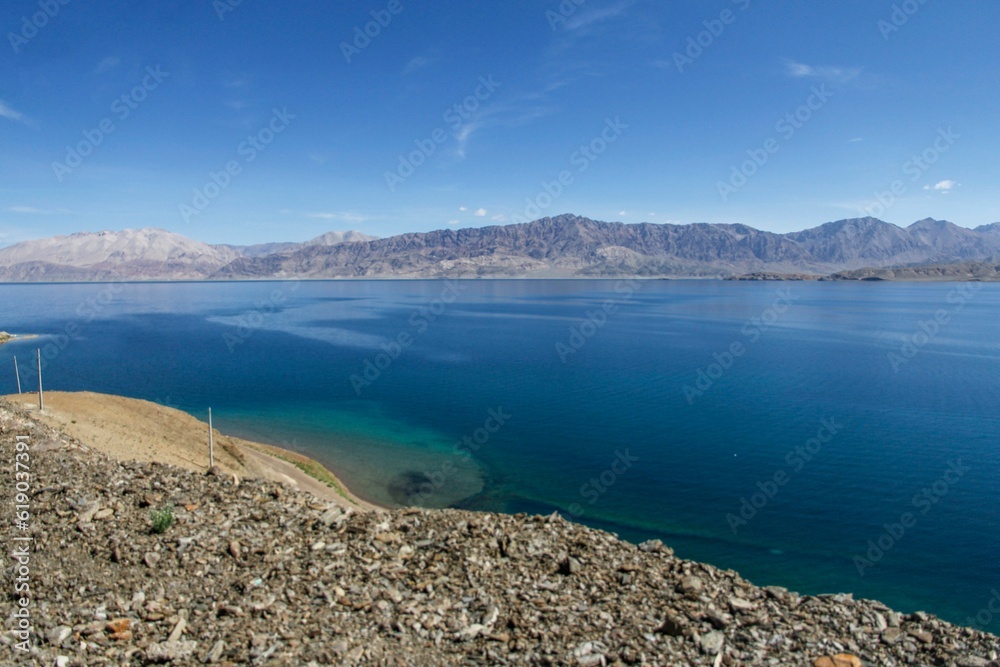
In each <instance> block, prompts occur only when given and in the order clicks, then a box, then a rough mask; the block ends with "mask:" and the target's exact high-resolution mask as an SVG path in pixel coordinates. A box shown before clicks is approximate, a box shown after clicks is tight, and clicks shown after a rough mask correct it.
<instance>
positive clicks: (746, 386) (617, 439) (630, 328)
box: [0, 281, 1000, 632]
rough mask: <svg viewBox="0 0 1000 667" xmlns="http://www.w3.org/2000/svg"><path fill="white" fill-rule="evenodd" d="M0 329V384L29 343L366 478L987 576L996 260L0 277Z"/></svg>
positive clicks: (993, 527)
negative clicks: (411, 276) (835, 269)
mask: <svg viewBox="0 0 1000 667" xmlns="http://www.w3.org/2000/svg"><path fill="white" fill-rule="evenodd" d="M0 329H6V330H8V331H14V332H34V333H40V334H44V335H45V337H44V338H42V339H41V340H36V341H25V342H18V343H13V344H8V345H5V346H3V347H2V348H0V392H3V393H10V392H13V391H14V390H15V386H14V378H13V373H12V363H11V357H12V356H13V355H15V354H16V355H18V356H19V357H21V358H23V359H24V360H25V361H27V360H28V359H29V357H30V355H32V354H33V352H34V349H35V348H36V347H39V346H41V347H42V348H43V350H44V352H45V354H46V356H47V357H48V359H47V361H46V371H45V374H46V377H45V380H46V388H48V389H60V390H71V391H72V390H84V389H86V390H92V391H100V392H108V393H116V394H123V395H126V396H133V397H137V398H144V399H149V400H154V401H158V402H161V403H165V404H169V405H173V406H176V407H179V408H181V409H183V410H186V411H189V412H191V413H192V414H194V415H196V416H198V417H200V418H204V417H205V411H206V408H207V407H209V406H211V407H212V408H213V413H214V415H215V423H216V425H217V426H218V427H220V428H221V429H222V430H223V431H226V432H228V433H232V434H236V435H242V436H245V437H251V438H255V439H258V440H262V441H267V442H273V443H276V444H280V445H284V446H286V447H290V448H294V449H297V450H300V451H303V452H305V453H308V454H310V455H312V456H314V457H316V458H318V459H320V460H322V461H323V462H325V463H327V464H329V465H330V466H331V467H332V468H333V469H335V470H336V471H337V472H338V473H339V474H340V475H341V476H342V477H343V479H344V480H345V482H346V483H347V484H348V485H349V486H350V487H351V488H352V489H353V490H355V491H357V492H358V493H359V494H360V495H363V496H365V497H368V498H370V499H372V500H375V501H378V502H382V503H386V504H410V503H420V504H423V505H426V506H446V505H450V506H458V507H466V508H473V509H483V510H495V511H503V512H531V513H550V512H552V511H560V512H562V513H564V514H565V515H567V516H571V517H575V518H576V519H577V520H579V521H583V522H586V523H589V524H591V525H594V526H598V527H600V528H604V529H607V530H610V531H613V532H617V533H618V534H620V535H621V536H622V537H624V538H627V539H631V540H641V539H648V538H651V537H658V538H661V539H663V540H664V541H666V542H667V543H669V544H670V545H672V546H673V547H674V548H675V549H676V550H677V552H678V554H679V555H681V556H683V557H686V558H693V559H698V560H704V561H707V562H710V563H713V564H716V565H719V566H722V567H726V568H733V569H736V570H738V571H739V572H740V573H741V574H743V575H744V576H746V577H747V578H749V579H751V580H752V581H754V582H755V583H758V584H762V585H764V584H778V585H783V586H787V587H789V588H792V589H795V590H799V591H801V592H804V593H821V592H839V591H853V592H854V593H855V594H856V595H857V596H859V597H860V596H864V597H875V598H879V599H882V600H884V601H886V602H887V603H889V604H891V605H893V606H895V607H898V608H901V609H904V610H915V609H925V610H928V611H930V612H933V613H936V614H938V615H940V616H942V617H944V618H947V619H949V620H952V621H955V622H959V623H966V624H975V623H977V620H976V619H975V617H976V615H977V613H979V612H980V610H984V609H985V608H986V607H987V605H988V603H989V602H990V599H991V597H992V596H993V594H994V589H998V590H1000V559H998V558H997V554H998V553H1000V445H998V434H1000V391H998V379H1000V338H998V334H1000V285H964V284H962V285H960V284H839V283H778V284H774V283H723V282H701V281H695V282H668V281H650V282H639V283H635V284H628V283H620V282H615V281H611V282H607V281H592V282H591V281H483V282H461V283H445V282H438V281H427V282H318V283H301V284H298V283H221V284H207V283H183V284H122V285H110V286H109V285H38V286H35V285H2V286H0ZM21 368H22V381H23V383H24V385H25V388H26V389H27V388H31V387H34V386H35V383H36V378H35V375H34V372H33V370H31V367H30V365H29V364H28V363H23V364H22V367H21ZM904 523H905V524H906V525H905V526H904V525H903V524H904ZM887 524H888V528H887V527H886V525H887ZM895 524H899V526H896V525H895ZM901 528H902V530H900V529H901ZM994 606H995V605H994ZM978 622H979V623H984V622H985V623H986V624H987V627H988V629H990V630H992V631H993V632H1000V618H992V617H991V616H990V615H989V614H988V612H986V613H984V614H982V615H981V616H980V619H979V621H978Z"/></svg>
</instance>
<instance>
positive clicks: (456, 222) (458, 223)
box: [448, 220, 462, 226]
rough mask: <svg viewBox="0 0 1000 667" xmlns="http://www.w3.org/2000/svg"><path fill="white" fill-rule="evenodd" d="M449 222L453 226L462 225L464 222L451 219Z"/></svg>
mask: <svg viewBox="0 0 1000 667" xmlns="http://www.w3.org/2000/svg"><path fill="white" fill-rule="evenodd" d="M448 224H449V225H451V226H455V225H460V224H462V221H461V220H449V221H448Z"/></svg>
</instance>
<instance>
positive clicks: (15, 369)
mask: <svg viewBox="0 0 1000 667" xmlns="http://www.w3.org/2000/svg"><path fill="white" fill-rule="evenodd" d="M14 377H16V378H17V395H18V396H20V395H21V372H20V371H18V370H17V357H14Z"/></svg>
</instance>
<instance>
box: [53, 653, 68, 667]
mask: <svg viewBox="0 0 1000 667" xmlns="http://www.w3.org/2000/svg"><path fill="white" fill-rule="evenodd" d="M69 664H70V663H69V657H68V656H65V655H60V656H58V657H57V658H56V667H69Z"/></svg>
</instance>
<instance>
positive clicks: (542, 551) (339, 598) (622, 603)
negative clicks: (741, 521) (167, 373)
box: [0, 402, 1000, 667]
mask: <svg viewBox="0 0 1000 667" xmlns="http://www.w3.org/2000/svg"><path fill="white" fill-rule="evenodd" d="M17 442H22V443H27V446H26V447H24V448H22V449H23V450H24V451H26V452H27V453H28V457H26V458H27V461H28V463H27V465H29V466H30V487H31V488H30V491H29V493H28V495H29V505H30V525H29V527H28V530H27V531H25V532H20V533H18V532H15V531H14V530H11V529H8V532H7V534H8V536H11V535H14V536H17V535H21V536H23V535H28V536H30V537H31V538H32V540H33V542H31V543H30V545H31V546H30V555H27V556H23V558H26V559H27V561H28V563H29V565H30V567H29V568H28V569H29V570H30V574H29V575H26V576H27V577H28V580H27V581H28V583H29V584H30V588H29V590H28V591H26V592H21V593H19V595H26V596H28V605H27V607H26V608H27V609H28V610H29V611H28V613H29V615H30V630H29V631H28V632H27V639H26V640H23V639H22V638H21V637H19V636H17V634H16V633H14V632H12V630H13V629H15V628H16V620H17V619H16V618H14V617H12V616H11V617H8V614H11V613H13V609H14V608H15V605H18V604H19V602H17V600H16V597H17V596H16V595H15V594H14V593H13V592H12V591H13V590H14V583H15V582H14V578H15V576H17V573H18V571H19V570H18V569H17V567H16V565H17V563H16V561H12V560H11V559H10V558H5V559H4V562H3V568H2V570H3V587H4V590H5V592H6V594H5V596H4V599H5V600H6V601H8V602H10V603H12V604H10V605H8V604H6V603H5V605H4V608H5V609H10V610H11V612H8V613H5V614H4V616H5V618H4V622H5V627H4V628H3V631H2V634H0V663H2V664H38V665H60V666H69V665H140V664H165V663H169V664H173V665H196V664H199V665H200V664H220V665H224V664H229V665H244V664H252V665H323V664H338V665H340V664H343V665H361V664H365V665H410V664H412V665H477V664H479V665H502V664H518V665H582V666H597V665H621V664H628V665H710V666H713V667H718V666H719V665H727V666H730V667H731V666H735V665H805V666H810V665H812V666H814V667H852V666H855V665H873V666H874V665H884V666H890V667H891V666H895V665H957V666H959V667H998V666H1000V655H998V652H1000V638H997V637H995V636H992V635H989V634H986V633H983V632H979V631H976V630H972V629H968V628H960V627H957V626H954V625H951V624H949V623H946V622H943V621H941V620H939V619H937V618H935V617H933V616H929V615H926V614H922V613H916V614H899V613H896V612H893V611H892V610H890V609H888V608H887V607H885V606H884V605H882V604H880V603H878V602H873V601H866V600H854V599H852V598H851V596H850V595H837V596H828V595H824V596H800V595H797V594H795V593H792V592H789V591H786V590H784V589H781V588H776V587H768V588H758V587H756V586H754V585H752V584H751V583H749V582H747V581H745V580H743V579H742V578H741V577H740V576H739V575H738V574H737V573H735V572H732V571H723V570H719V569H717V568H714V567H711V566H708V565H704V564H700V563H695V562H691V561H685V560H681V559H678V558H676V557H675V556H674V555H673V552H672V551H671V550H670V549H669V547H667V546H665V545H663V544H661V543H660V542H658V541H654V542H647V543H644V544H642V545H638V546H636V545H632V544H628V543H625V542H622V541H619V540H618V539H616V538H615V537H614V536H613V535H610V534H608V533H605V532H601V531H597V530H593V529H590V528H586V527H584V526H580V525H577V524H573V523H570V522H567V521H565V520H563V519H562V518H560V517H558V516H550V517H529V516H524V515H517V516H503V515H494V514H486V513H470V512H460V511H453V510H418V509H409V510H398V511H392V512H388V511H357V510H353V509H344V508H343V507H340V506H338V505H336V504H334V503H332V502H331V501H329V500H320V499H318V498H316V497H315V496H312V495H309V494H307V493H303V492H298V491H293V490H291V489H289V488H288V487H286V486H284V485H282V484H280V483H278V482H275V481H262V480H242V481H240V480H239V479H238V478H233V477H232V476H229V475H212V474H203V473H197V472H193V471H189V470H183V469H181V468H177V467H173V466H168V465H163V464H158V463H150V462H135V463H120V462H118V461H115V460H113V459H110V458H109V457H107V456H105V455H103V454H100V453H98V452H96V451H94V450H93V449H92V448H90V447H88V446H87V445H86V444H85V443H83V442H80V441H77V440H75V439H73V438H71V437H69V436H67V435H65V434H64V433H61V432H60V431H57V430H55V429H53V428H52V427H49V426H46V425H44V424H42V423H40V422H38V421H36V420H34V419H33V417H32V415H31V414H30V413H28V412H26V411H24V410H23V409H21V408H19V407H17V406H15V405H12V404H10V403H4V402H0V451H2V455H3V459H4V460H5V461H8V462H11V463H10V465H9V466H8V467H9V468H10V469H11V470H13V461H14V455H15V449H16V447H17V444H16V443H17ZM8 479H10V480H13V476H11V477H9V478H8ZM3 493H4V495H5V496H13V495H14V493H15V492H14V488H13V481H11V482H10V483H8V484H6V485H5V487H4V492H3ZM168 507H172V508H173V509H172V516H173V518H174V523H173V524H172V525H170V526H169V527H167V528H166V529H165V530H163V532H156V531H155V530H154V522H153V519H152V517H151V511H153V510H160V511H165V510H166V508H168ZM0 516H2V520H3V523H4V525H5V526H14V525H15V516H14V502H12V500H11V498H10V497H4V499H3V502H2V503H0ZM160 527H161V528H162V525H161V526H160ZM10 544H12V543H11V542H8V546H9V545H10ZM11 552H12V549H10V548H5V549H4V553H5V554H8V555H9V554H11ZM18 608H20V607H18ZM22 641H27V642H28V643H27V645H25V644H21V642H22ZM19 645H20V648H19ZM21 648H29V649H30V651H29V652H24V651H22V650H20V649H21Z"/></svg>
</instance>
